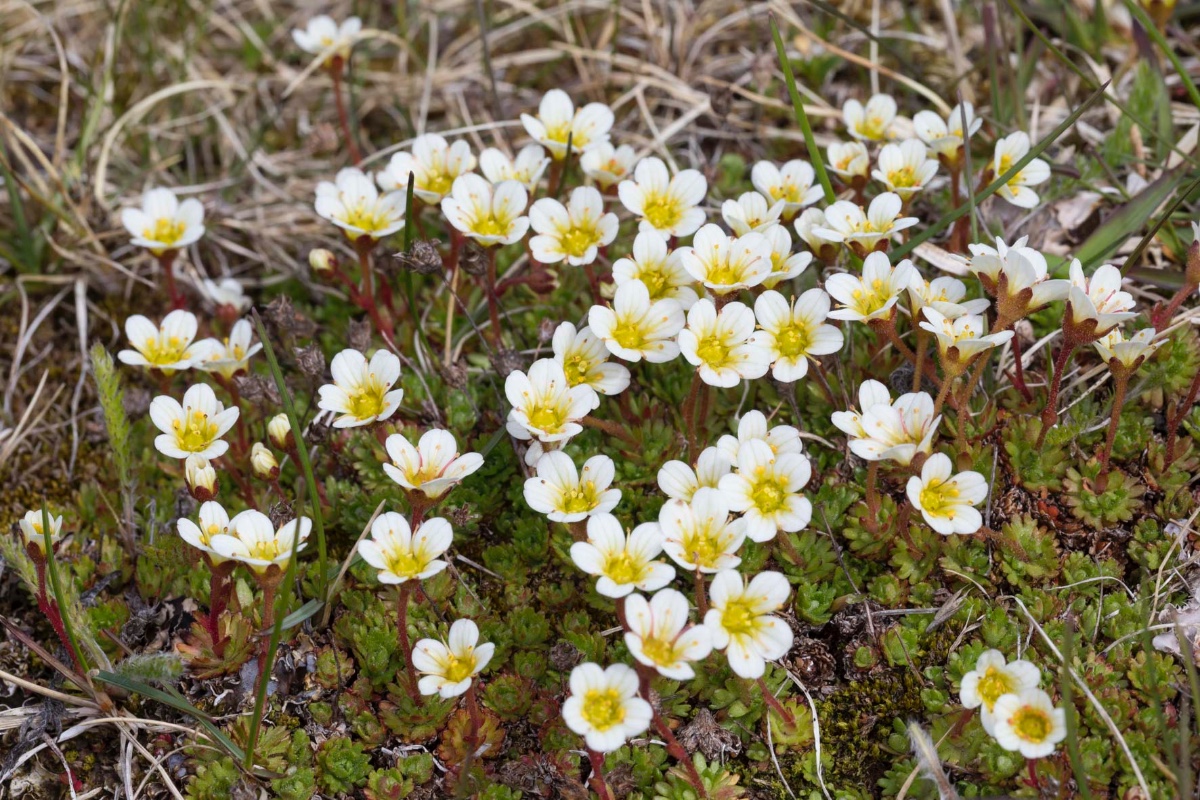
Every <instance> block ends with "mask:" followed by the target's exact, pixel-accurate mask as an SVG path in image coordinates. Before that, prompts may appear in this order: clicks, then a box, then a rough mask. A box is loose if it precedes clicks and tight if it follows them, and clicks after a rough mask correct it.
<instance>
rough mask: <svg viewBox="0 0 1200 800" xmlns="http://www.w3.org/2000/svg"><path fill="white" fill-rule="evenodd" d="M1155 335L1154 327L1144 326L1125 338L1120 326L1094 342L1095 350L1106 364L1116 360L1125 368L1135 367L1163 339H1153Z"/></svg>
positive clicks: (1159, 344)
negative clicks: (1130, 336)
mask: <svg viewBox="0 0 1200 800" xmlns="http://www.w3.org/2000/svg"><path fill="white" fill-rule="evenodd" d="M1157 335H1158V334H1157V331H1155V330H1154V328H1145V329H1143V330H1140V331H1138V332H1137V333H1135V334H1134V335H1133V337H1132V338H1130V339H1126V338H1125V335H1124V334H1123V333H1121V329H1120V328H1113V329H1112V331H1110V332H1109V334H1108V335H1107V336H1104V337H1103V338H1101V339H1100V341H1098V342H1096V345H1095V347H1096V352H1097V353H1099V354H1100V358H1102V359H1104V363H1106V364H1111V363H1112V362H1113V361H1116V362H1117V363H1118V364H1120V365H1122V366H1123V367H1125V368H1126V369H1137V368H1138V367H1140V366H1141V365H1142V362H1143V361H1145V360H1146V359H1147V358H1149V357H1150V356H1151V355H1153V354H1154V351H1155V350H1157V349H1158V348H1159V347H1161V346H1162V344H1163V341H1165V340H1163V339H1159V340H1158V341H1155V340H1154V337H1155V336H1157Z"/></svg>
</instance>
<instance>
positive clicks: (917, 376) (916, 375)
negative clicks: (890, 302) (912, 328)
mask: <svg viewBox="0 0 1200 800" xmlns="http://www.w3.org/2000/svg"><path fill="white" fill-rule="evenodd" d="M916 316H917V315H916V314H914V315H913V319H914V320H915V319H916ZM916 335H917V342H916V347H917V358H916V362H915V365H914V368H913V381H912V390H913V391H914V392H919V391H921V377H922V375H921V372H922V371H923V370H924V369H925V339H926V337H927V336H929V333H928V332H927V331H926V330H925V329H924V328H922V327H921V326H920V325H917V334H916Z"/></svg>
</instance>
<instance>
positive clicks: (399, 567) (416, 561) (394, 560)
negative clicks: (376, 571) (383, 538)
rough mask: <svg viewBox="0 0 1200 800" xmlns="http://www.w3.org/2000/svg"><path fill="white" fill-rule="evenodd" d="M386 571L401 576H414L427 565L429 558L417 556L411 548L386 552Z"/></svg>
mask: <svg viewBox="0 0 1200 800" xmlns="http://www.w3.org/2000/svg"><path fill="white" fill-rule="evenodd" d="M387 566H388V572H391V573H393V574H395V575H399V576H400V577H401V578H415V577H417V576H418V575H420V574H421V573H422V572H423V571H424V570H425V568H426V567H428V566H429V560H428V559H425V558H419V557H418V555H417V554H415V553H413V552H412V551H411V550H406V549H397V550H393V551H392V552H390V553H388V554H387Z"/></svg>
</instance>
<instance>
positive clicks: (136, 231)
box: [121, 188, 204, 255]
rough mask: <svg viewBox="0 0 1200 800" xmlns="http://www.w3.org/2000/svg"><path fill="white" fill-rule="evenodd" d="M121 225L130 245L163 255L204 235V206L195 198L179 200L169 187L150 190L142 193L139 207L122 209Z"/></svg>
mask: <svg viewBox="0 0 1200 800" xmlns="http://www.w3.org/2000/svg"><path fill="white" fill-rule="evenodd" d="M121 224H122V225H124V226H125V230H127V231H129V235H130V236H132V237H133V239H132V242H133V244H136V245H137V246H138V247H145V248H146V249H147V250H149V251H150V252H151V253H154V254H155V255H162V254H163V253H165V252H167V251H168V250H179V249H182V248H184V247H187V246H188V245H189V244H192V243H193V242H196V241H198V240H199V239H200V237H201V236H203V235H204V206H203V205H201V204H200V201H199V200H197V199H195V198H188V199H187V200H184V201H183V202H182V203H181V202H179V199H178V198H177V197H175V193H174V192H172V191H171V190H170V189H161V188H160V189H150V190H149V191H147V192H146V193H145V194H143V195H142V207H141V208H123V209H121Z"/></svg>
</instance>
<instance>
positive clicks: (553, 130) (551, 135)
mask: <svg viewBox="0 0 1200 800" xmlns="http://www.w3.org/2000/svg"><path fill="white" fill-rule="evenodd" d="M546 139H547V140H548V141H551V142H562V143H563V144H566V143H567V139H570V140H571V149H572V150H575V151H578V150H579V149H580V148H582V147H583V145H584V144H586V143H587V142H581V141H580V137H578V136H572V135H571V123H570V122H564V123H562V124H560V125H555V126H554V127H550V126H549V125H547V126H546Z"/></svg>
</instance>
